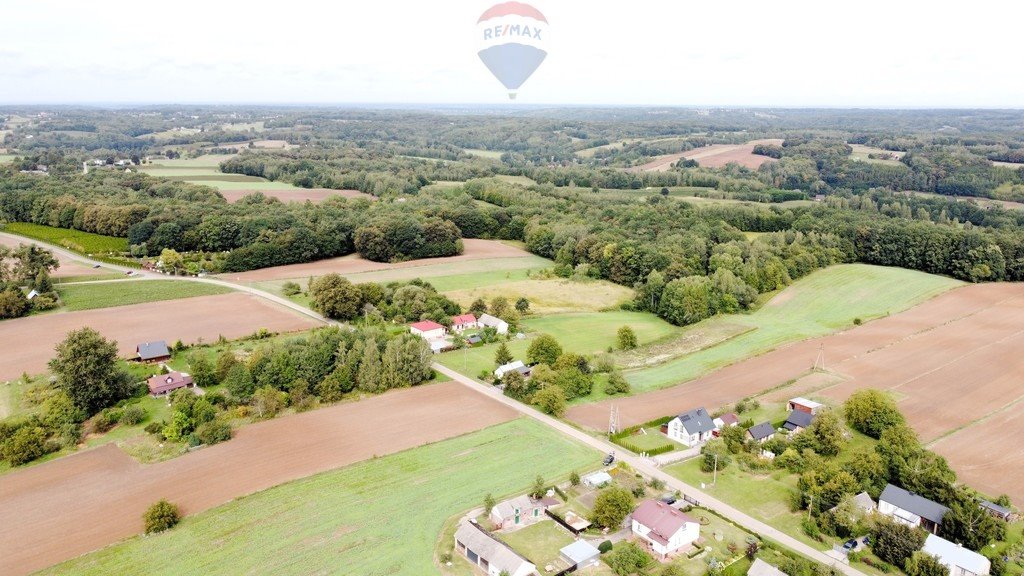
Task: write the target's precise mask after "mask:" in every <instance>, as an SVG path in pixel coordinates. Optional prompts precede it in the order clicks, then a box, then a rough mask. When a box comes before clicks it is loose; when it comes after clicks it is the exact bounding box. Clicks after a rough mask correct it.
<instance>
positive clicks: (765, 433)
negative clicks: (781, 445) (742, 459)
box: [747, 422, 775, 444]
mask: <svg viewBox="0 0 1024 576" xmlns="http://www.w3.org/2000/svg"><path fill="white" fill-rule="evenodd" d="M774 436H775V427H774V426H772V423H771V422H761V423H760V424H758V425H757V426H751V427H750V428H748V429H747V437H748V438H750V439H751V440H754V441H756V442H757V443H758V444H764V443H765V442H767V441H769V440H771V439H772V438H773V437H774Z"/></svg>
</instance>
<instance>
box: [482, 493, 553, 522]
mask: <svg viewBox="0 0 1024 576" xmlns="http://www.w3.org/2000/svg"><path fill="white" fill-rule="evenodd" d="M558 504H561V502H559V501H558V500H556V499H554V498H541V499H540V500H534V499H533V498H530V497H529V496H526V495H523V496H516V497H515V498H513V499H511V500H506V501H504V502H499V503H498V504H495V505H494V508H491V514H490V519H491V522H493V523H494V527H495V530H509V529H512V528H519V527H523V526H529V525H530V524H533V523H535V522H537V521H539V520H543V519H544V518H546V517H547V516H546V515H545V514H544V511H545V510H547V509H548V508H550V507H551V506H557V505H558Z"/></svg>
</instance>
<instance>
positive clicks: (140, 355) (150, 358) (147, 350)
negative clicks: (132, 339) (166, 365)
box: [135, 340, 171, 363]
mask: <svg viewBox="0 0 1024 576" xmlns="http://www.w3.org/2000/svg"><path fill="white" fill-rule="evenodd" d="M135 359H136V360H138V361H139V362H147V363H148V362H163V361H165V360H170V359H171V351H170V349H168V348H167V342H164V341H163V340H157V341H155V342H143V343H142V344H139V345H138V346H136V347H135Z"/></svg>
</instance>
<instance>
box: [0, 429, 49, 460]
mask: <svg viewBox="0 0 1024 576" xmlns="http://www.w3.org/2000/svg"><path fill="white" fill-rule="evenodd" d="M45 443H46V434H45V433H44V432H43V429H42V428H39V427H37V426H28V425H26V426H22V427H21V428H19V429H18V430H17V431H16V432H14V434H12V435H11V436H10V437H9V438H7V440H5V441H4V443H3V446H0V456H2V457H3V459H4V460H7V461H8V462H10V464H11V466H21V465H22V464H27V463H29V462H31V461H33V460H35V459H36V458H39V457H40V456H42V455H43V454H46V446H45Z"/></svg>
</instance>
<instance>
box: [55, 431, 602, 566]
mask: <svg viewBox="0 0 1024 576" xmlns="http://www.w3.org/2000/svg"><path fill="white" fill-rule="evenodd" d="M509 454H516V458H517V461H519V462H524V463H528V465H526V466H520V465H516V466H511V465H509V460H508V455H509ZM598 456H599V455H598V454H596V453H595V452H593V451H592V450H589V449H587V448H584V447H582V446H581V445H579V444H575V443H573V442H571V441H569V440H567V439H565V438H564V437H562V436H561V435H559V434H557V433H556V432H553V431H550V430H548V429H547V428H546V427H544V426H543V425H541V424H539V423H535V422H533V421H531V420H528V419H518V420H514V421H512V422H507V423H504V424H499V425H497V426H493V427H491V428H487V429H484V430H481V431H479V432H474V433H472V434H467V435H465V436H461V437H458V438H453V439H450V440H445V441H443V442H439V443H436V444H431V445H426V446H422V447H419V448H415V449H412V450H407V451H405V452H401V453H398V454H393V455H390V456H385V457H383V458H375V459H372V460H368V461H365V462H361V463H359V464H355V465H352V466H348V467H345V468H341V469H338V470H334V471H331V472H326V473H323V474H319V475H316V476H313V477H310V478H306V479H302V480H297V481H294V482H290V483H287V484H283V485H281V486H277V487H275V488H271V489H269V490H266V491H264V492H260V493H257V494H254V495H252V496H248V497H244V498H240V499H238V500H235V501H233V502H231V503H229V504H226V505H224V506H221V507H219V508H215V509H213V510H210V511H208V512H205V513H202V514H200V515H198V516H195V517H191V518H186V519H185V520H184V521H183V522H182V523H181V524H180V525H178V526H177V527H175V528H174V529H172V530H171V531H169V532H166V533H164V534H161V535H159V536H150V537H148V538H142V537H137V538H133V539H131V540H128V541H126V542H123V543H121V544H118V545H115V546H111V547H109V548H105V549H103V550H99V551H97V552H94V553H92V554H88V555H85V556H82V557H80V558H76V559H74V560H71V561H69V562H66V563H64V564H61V565H59V566H56V567H53V568H51V569H49V570H47V571H44V572H43V574H112V573H124V572H125V569H126V567H131V571H132V572H133V573H138V574H200V573H201V574H252V573H257V572H258V573H273V574H278V575H286V574H334V573H339V571H340V573H353V570H356V571H357V572H358V573H359V574H391V575H403V574H404V575H419V574H430V573H436V572H437V569H436V568H435V566H434V563H433V561H432V556H433V554H432V552H433V549H434V544H435V542H436V539H437V535H438V534H439V533H440V531H441V528H442V525H443V523H444V521H445V519H446V518H449V517H451V516H452V515H454V514H456V513H458V512H460V511H463V510H467V509H470V508H472V507H474V506H478V505H480V503H481V502H482V501H483V498H484V495H486V494H487V493H492V494H495V495H496V496H497V495H512V494H515V493H517V492H519V491H522V490H525V489H526V488H528V487H529V486H530V484H531V483H532V481H533V478H534V477H535V476H536V475H537V474H540V475H542V476H544V477H545V478H547V479H548V480H555V479H557V478H561V477H563V476H566V475H568V473H569V471H571V470H572V469H573V468H582V467H585V466H587V465H588V464H593V463H594V462H595V461H596V459H597V458H598Z"/></svg>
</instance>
